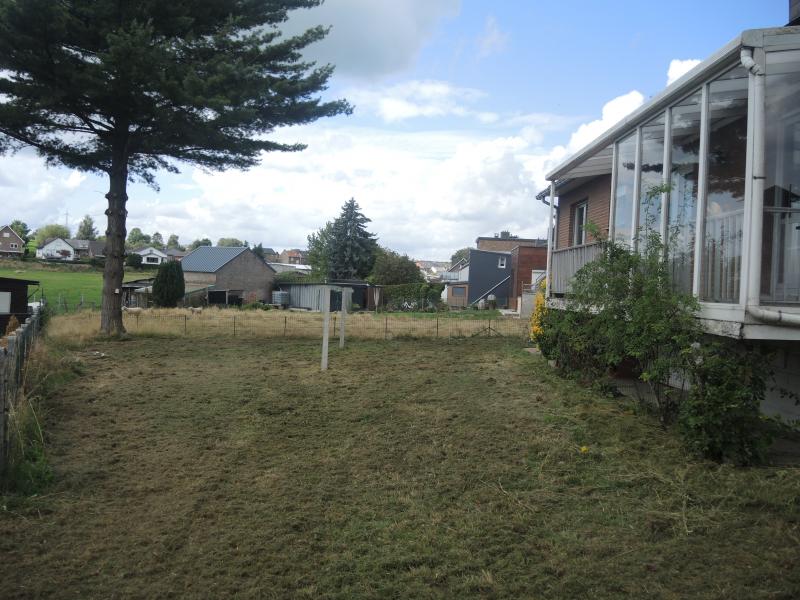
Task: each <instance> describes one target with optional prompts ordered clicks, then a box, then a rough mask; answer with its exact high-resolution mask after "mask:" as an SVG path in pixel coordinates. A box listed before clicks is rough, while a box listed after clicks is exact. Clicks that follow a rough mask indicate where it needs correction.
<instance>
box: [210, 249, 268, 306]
mask: <svg viewBox="0 0 800 600" xmlns="http://www.w3.org/2000/svg"><path fill="white" fill-rule="evenodd" d="M274 278H275V272H274V271H273V270H272V269H271V268H269V267H268V266H267V265H265V264H264V261H262V260H261V259H260V258H258V257H257V256H256V255H255V254H253V253H252V252H251V251H250V250H247V251H245V252H242V253H241V254H240V255H239V256H237V257H236V258H234V259H233V260H232V261H230V262H229V263H228V264H226V265H225V266H224V267H222V268H221V269H220V270H219V271H217V278H216V279H217V280H216V284H215V285H216V286H217V288H219V289H222V290H244V299H245V302H247V301H249V300H250V299H251V297H253V296H254V297H255V299H256V300H260V301H262V302H269V301H270V292H271V291H272V281H273V279H274Z"/></svg>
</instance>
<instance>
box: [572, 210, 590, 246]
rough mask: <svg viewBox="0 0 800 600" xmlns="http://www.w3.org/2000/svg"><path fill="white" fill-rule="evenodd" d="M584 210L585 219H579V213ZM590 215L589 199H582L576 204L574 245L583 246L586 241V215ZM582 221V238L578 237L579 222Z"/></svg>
mask: <svg viewBox="0 0 800 600" xmlns="http://www.w3.org/2000/svg"><path fill="white" fill-rule="evenodd" d="M580 211H583V220H582V221H579V220H578V213H579V212H580ZM588 215H589V202H588V200H581V201H580V202H578V203H577V204H576V205H575V212H574V220H573V222H572V245H573V246H583V245H584V244H585V243H586V217H587V216H588ZM579 222H580V223H581V228H580V239H578V223H579Z"/></svg>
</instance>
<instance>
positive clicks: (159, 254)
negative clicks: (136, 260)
mask: <svg viewBox="0 0 800 600" xmlns="http://www.w3.org/2000/svg"><path fill="white" fill-rule="evenodd" d="M133 252H134V254H138V255H139V256H141V257H142V265H155V266H158V265H160V264H161V263H163V262H167V261H168V260H170V258H169V255H168V254H167V253H166V252H164V251H162V250H159V249H158V248H154V247H153V246H148V247H147V248H141V249H140V250H134V251H133Z"/></svg>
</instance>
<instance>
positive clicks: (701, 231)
mask: <svg viewBox="0 0 800 600" xmlns="http://www.w3.org/2000/svg"><path fill="white" fill-rule="evenodd" d="M708 118H709V111H708V84H707V83H706V84H705V85H704V86H703V93H702V96H701V99H700V164H699V165H698V171H699V173H698V177H697V213H696V215H695V225H694V226H695V230H694V270H693V272H692V293H693V294H694V295H695V296H698V297H699V296H700V292H701V290H700V281H701V279H700V276H701V272H700V271H701V270H702V267H703V240H704V238H705V227H706V226H705V217H706V195H707V193H708V141H709V139H708V136H709V130H710V127H709V125H710V124H709V122H708Z"/></svg>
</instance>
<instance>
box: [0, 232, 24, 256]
mask: <svg viewBox="0 0 800 600" xmlns="http://www.w3.org/2000/svg"><path fill="white" fill-rule="evenodd" d="M23 254H25V240H23V239H22V238H21V237H19V235H18V234H17V232H16V231H14V230H13V229H11V227H10V226H9V225H3V226H2V227H0V256H8V257H13V258H19V257H21V256H22V255H23Z"/></svg>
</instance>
